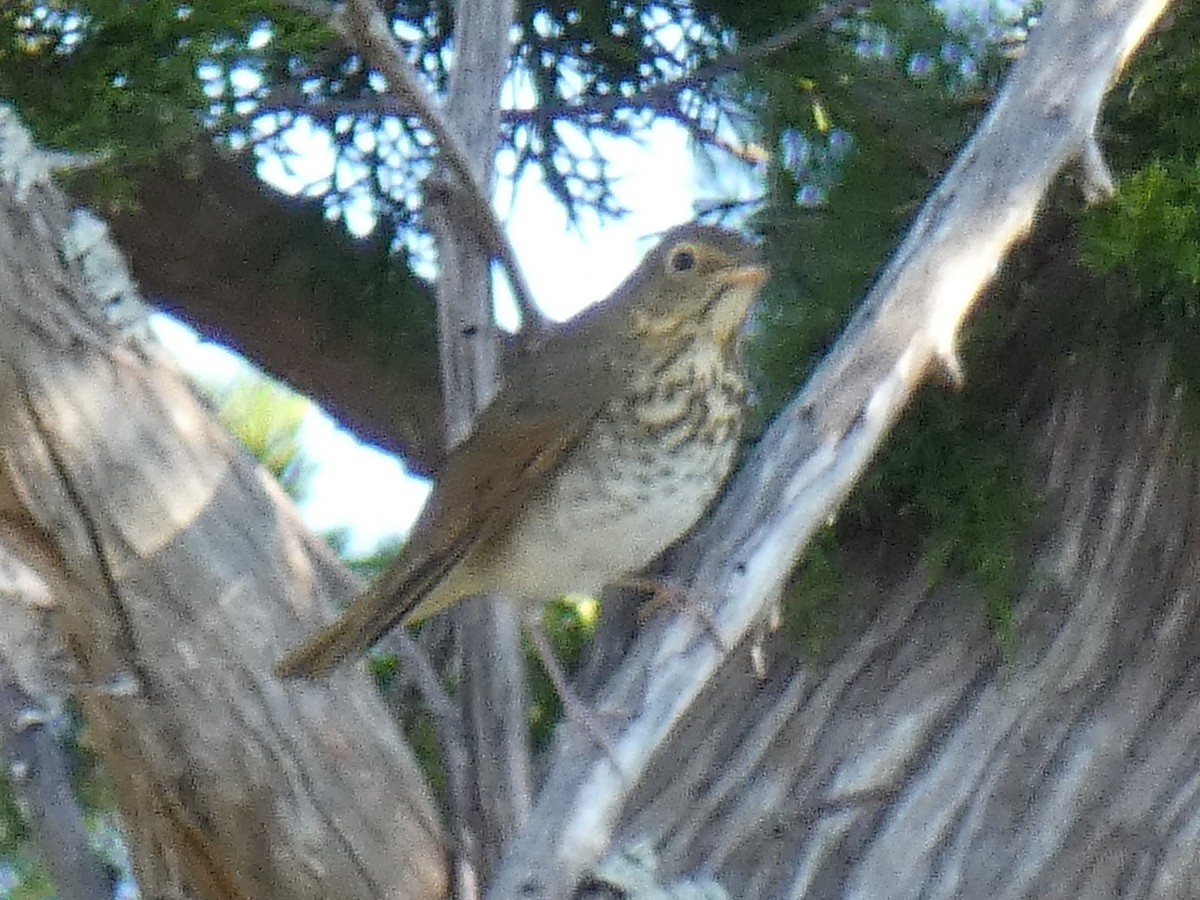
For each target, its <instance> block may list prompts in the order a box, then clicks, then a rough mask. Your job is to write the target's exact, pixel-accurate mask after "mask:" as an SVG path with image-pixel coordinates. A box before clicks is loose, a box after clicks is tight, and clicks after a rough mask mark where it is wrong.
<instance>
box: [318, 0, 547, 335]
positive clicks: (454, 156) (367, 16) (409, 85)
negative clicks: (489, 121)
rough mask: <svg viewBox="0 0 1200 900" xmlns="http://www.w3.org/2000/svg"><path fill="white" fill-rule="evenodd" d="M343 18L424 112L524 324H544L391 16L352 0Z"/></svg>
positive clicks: (366, 1)
mask: <svg viewBox="0 0 1200 900" xmlns="http://www.w3.org/2000/svg"><path fill="white" fill-rule="evenodd" d="M343 16H344V24H343V25H342V27H341V28H339V30H340V31H341V33H342V34H343V35H344V36H345V37H347V38H348V39H349V40H350V41H351V42H352V43H353V44H354V45H355V46H357V47H358V48H359V50H361V51H362V54H363V56H364V57H365V58H366V60H367V61H368V62H369V63H370V64H371V65H372V66H374V67H375V68H376V69H378V70H379V71H380V72H381V73H383V76H384V77H385V78H386V79H387V81H388V84H389V86H390V87H391V89H392V90H393V91H394V92H395V93H396V95H397V97H399V99H400V101H401V102H402V103H404V104H405V105H406V107H407V108H408V109H409V110H410V111H411V112H415V113H416V114H417V115H418V116H420V118H421V120H422V122H424V124H425V127H427V128H428V129H429V131H430V133H432V134H433V137H434V139H435V140H436V141H437V144H438V147H439V148H441V151H442V156H443V158H444V160H445V162H446V165H447V166H448V167H449V169H450V171H451V172H453V173H454V177H455V179H456V180H457V182H458V186H459V187H460V188H461V190H462V191H463V192H464V198H463V199H464V200H465V201H466V202H468V203H470V204H471V206H472V207H473V208H474V210H475V215H472V216H468V217H464V220H469V221H470V222H471V223H472V224H473V225H474V226H475V227H476V228H477V229H478V231H479V235H478V236H479V237H480V238H481V239H482V240H483V241H484V243H485V244H486V246H487V248H488V251H489V253H490V255H491V256H492V257H493V258H495V259H497V260H499V261H500V265H501V266H502V267H503V269H504V273H505V275H506V276H507V277H508V282H509V285H510V286H511V287H512V291H513V297H514V299H515V300H516V303H517V306H518V308H519V309H520V311H521V316H522V318H523V320H524V322H525V323H526V324H527V325H529V326H532V327H534V328H540V327H542V325H543V324H544V321H545V320H544V317H543V316H542V314H541V312H540V311H539V310H538V308H537V306H536V305H535V304H534V302H533V294H532V292H531V291H530V290H529V285H528V284H527V283H526V281H525V276H524V274H522V272H521V267H520V264H519V263H518V262H517V255H516V252H515V251H514V250H513V248H512V244H510V243H509V240H508V236H507V235H506V234H505V233H504V228H503V227H502V226H501V224H500V220H499V219H498V218H497V217H496V213H495V211H494V210H493V209H492V203H491V198H490V197H489V196H488V195H487V192H486V191H485V190H484V189H483V185H482V184H481V183H480V180H479V175H478V173H477V172H476V170H475V167H474V166H472V165H471V161H470V158H469V157H468V155H467V152H466V149H465V148H464V147H463V144H462V141H461V140H460V139H459V136H458V132H457V131H456V130H455V129H454V128H453V127H452V126H451V124H450V122H449V121H448V120H447V119H446V117H445V115H444V114H443V113H442V109H441V107H440V106H439V105H438V104H437V102H436V101H435V100H434V99H433V97H432V96H430V94H429V92H428V91H427V90H426V89H425V86H424V85H423V84H421V82H420V80H419V79H418V78H417V76H416V73H414V72H413V69H412V66H411V65H410V64H409V62H408V60H407V59H406V58H405V57H404V53H403V51H402V50H401V48H400V46H399V44H398V43H397V41H396V38H395V36H394V35H393V34H392V32H391V29H390V28H389V27H388V23H387V19H386V18H385V17H384V15H383V13H381V12H380V11H379V8H378V7H377V6H376V5H375V4H374V2H373V0H348V2H347V3H346V6H345V10H344V12H343Z"/></svg>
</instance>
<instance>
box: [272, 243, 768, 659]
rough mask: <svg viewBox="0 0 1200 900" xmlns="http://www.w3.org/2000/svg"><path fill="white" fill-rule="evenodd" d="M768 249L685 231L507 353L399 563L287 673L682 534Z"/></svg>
mask: <svg viewBox="0 0 1200 900" xmlns="http://www.w3.org/2000/svg"><path fill="white" fill-rule="evenodd" d="M757 259H758V258H757V254H756V252H755V250H754V248H753V247H752V246H751V245H750V244H749V243H748V242H747V241H746V240H745V239H744V238H742V237H741V236H740V235H738V234H736V233H735V232H731V231H727V230H725V229H720V228H714V227H711V226H705V225H698V224H693V225H685V226H681V227H679V228H676V229H673V230H672V231H670V232H668V233H667V234H666V236H665V237H664V238H663V240H662V241H661V243H660V244H659V245H658V246H657V247H656V248H655V249H654V250H653V251H651V252H650V254H649V255H647V257H646V258H645V260H644V261H643V262H642V263H641V265H640V266H639V267H638V268H637V269H636V270H635V271H634V272H633V274H632V275H630V276H629V278H628V279H626V281H625V282H624V283H623V284H622V285H621V286H620V287H618V288H617V290H616V291H615V292H614V293H613V294H612V296H610V297H609V298H608V299H607V300H605V301H604V302H603V303H601V304H598V305H597V306H595V307H592V308H591V309H589V310H587V311H585V312H584V313H583V314H581V315H580V316H578V317H576V318H575V319H573V320H571V321H570V322H568V323H566V324H565V325H564V326H562V328H561V329H560V330H557V331H555V332H554V333H552V334H550V335H549V336H547V337H546V338H544V339H543V340H542V341H540V342H539V345H538V346H537V347H534V348H530V349H528V350H527V351H525V352H524V353H522V354H521V355H520V356H519V357H516V358H513V359H510V360H508V363H507V365H506V368H505V373H506V381H505V385H504V387H502V389H501V390H500V391H499V393H498V394H497V396H496V398H495V399H494V400H493V401H492V403H491V404H490V405H489V406H488V407H487V409H486V410H484V412H483V413H482V415H481V416H480V418H479V421H478V423H477V424H476V427H475V430H474V432H473V433H472V434H471V435H470V437H468V438H467V440H466V441H464V442H463V443H462V444H461V445H460V446H459V447H458V448H457V449H455V450H454V451H453V452H452V453H451V455H450V457H449V459H448V461H447V463H446V465H445V467H444V470H443V471H442V473H441V475H440V477H439V478H438V481H437V484H436V485H435V487H434V489H433V492H432V494H431V495H430V498H429V502H428V503H427V504H426V507H425V509H424V511H423V512H422V514H421V516H420V518H419V519H418V521H417V523H416V525H414V527H413V530H412V533H411V535H410V537H409V540H408V543H407V544H406V545H405V546H404V548H403V549H402V550H401V551H400V554H399V555H398V556H397V558H396V560H395V561H394V562H393V563H392V564H391V565H390V566H389V567H388V569H387V571H385V572H384V573H383V575H382V576H380V577H379V579H378V580H376V581H375V582H374V583H373V584H372V585H370V586H369V587H368V588H367V589H366V590H365V591H364V592H363V594H362V596H361V597H360V598H359V599H358V600H356V601H355V602H354V603H353V604H352V605H351V606H350V607H349V608H348V609H347V610H346V611H345V613H343V615H342V617H341V618H340V619H339V620H338V621H337V622H335V623H334V624H333V625H331V626H329V627H328V628H326V629H325V630H324V631H322V632H320V633H318V634H317V635H316V636H315V637H313V638H312V639H311V640H309V641H308V642H307V643H305V644H303V645H302V646H300V647H298V648H296V649H294V650H292V651H290V652H289V653H288V654H286V655H285V656H284V657H283V658H282V659H281V660H280V661H279V663H278V664H277V666H276V671H277V672H278V673H279V674H280V675H284V676H294V675H314V674H319V673H321V672H324V671H327V670H328V669H331V668H333V667H334V666H336V665H338V664H339V663H341V662H343V661H345V660H347V659H350V658H352V657H354V656H357V655H358V654H360V653H362V652H364V651H365V650H367V649H368V648H369V647H370V646H371V645H372V644H373V643H375V641H377V640H378V639H379V638H380V637H381V636H382V635H383V634H384V633H386V632H387V631H388V630H390V629H391V628H392V627H394V626H395V625H397V624H399V623H401V622H410V623H411V622H418V621H420V620H422V619H424V618H427V617H428V616H430V615H432V614H433V613H435V612H438V611H439V610H442V609H445V608H447V607H449V606H452V605H453V604H455V603H457V602H459V601H460V600H464V599H466V598H468V597H471V596H475V595H477V594H480V593H484V592H486V591H488V590H494V589H499V590H502V591H504V592H506V593H508V594H510V595H512V596H514V597H515V598H517V599H520V600H523V601H526V602H533V603H544V602H547V601H549V600H553V599H554V598H555V597H558V596H561V595H563V594H565V593H572V592H581V593H598V592H599V590H600V589H601V588H602V587H603V586H604V585H605V584H606V583H609V582H611V581H614V580H616V579H618V578H620V577H622V576H624V575H628V574H630V573H631V572H634V571H636V570H637V569H640V568H642V567H643V566H645V565H646V564H647V563H649V562H650V561H652V560H653V559H654V558H655V557H656V556H658V554H659V553H661V552H662V551H663V550H664V549H665V548H666V547H667V546H669V545H670V544H671V543H673V542H675V541H676V540H678V539H679V538H680V537H681V536H682V535H683V534H685V533H686V532H687V531H688V530H689V529H690V528H691V527H692V526H693V525H694V524H695V522H696V521H697V519H698V518H699V517H700V516H701V515H702V514H703V512H704V509H705V508H706V507H707V505H708V504H709V502H711V500H712V498H713V496H715V494H716V493H717V491H718V490H719V489H720V486H721V484H722V483H723V482H724V480H725V478H726V477H727V475H728V473H729V469H730V466H731V465H732V462H733V457H734V453H735V451H736V446H737V441H738V438H739V434H740V430H741V424H742V413H743V410H744V405H745V386H744V382H743V379H742V375H741V364H740V359H739V352H738V351H739V346H738V345H739V336H740V333H741V331H742V326H743V324H744V322H745V318H746V316H747V314H748V312H749V310H750V308H751V306H752V305H753V302H754V299H755V298H756V297H757V294H758V291H759V289H760V288H761V286H762V284H763V282H764V281H765V280H766V275H767V273H766V270H765V269H764V268H763V267H762V266H761V265H760V264H759V263H758V261H757Z"/></svg>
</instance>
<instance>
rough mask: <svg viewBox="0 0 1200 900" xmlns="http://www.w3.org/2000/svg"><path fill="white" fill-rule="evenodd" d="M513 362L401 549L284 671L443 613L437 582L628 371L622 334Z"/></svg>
mask: <svg viewBox="0 0 1200 900" xmlns="http://www.w3.org/2000/svg"><path fill="white" fill-rule="evenodd" d="M591 336H592V338H594V337H595V333H594V330H593V332H592V333H591ZM599 347H604V352H603V353H601V352H599V350H598V348H599ZM512 362H513V366H512V369H511V375H510V379H509V381H508V384H507V385H506V387H505V388H504V390H502V391H501V392H500V393H499V394H498V395H497V397H496V400H495V401H494V402H493V403H492V404H491V405H489V406H488V407H487V409H485V410H484V411H483V413H482V414H481V416H480V418H479V421H478V422H477V424H476V427H475V430H474V431H473V432H472V433H471V435H470V436H469V437H468V438H467V439H466V440H465V441H464V442H463V443H462V444H461V445H460V446H459V447H458V448H457V449H455V450H454V452H453V453H451V454H450V456H449V458H448V461H447V463H446V466H445V467H444V469H443V471H442V472H441V473H440V474H439V476H438V479H437V481H436V483H435V485H434V489H433V491H432V493H431V494H430V497H429V501H428V502H427V503H426V505H425V509H424V510H423V511H422V513H421V516H420V518H419V519H418V521H417V523H416V524H415V525H414V526H413V529H412V532H411V535H410V538H409V542H408V543H407V544H406V545H405V546H404V548H403V549H402V550H401V552H400V554H399V556H398V557H397V558H396V559H395V560H394V561H393V562H392V564H391V565H390V566H389V567H388V569H387V570H386V571H385V572H384V573H383V575H381V576H380V577H379V578H378V579H377V580H376V581H375V582H374V583H372V584H371V585H370V587H368V588H367V590H366V591H364V593H363V594H362V596H361V597H359V599H358V600H356V601H355V602H354V603H353V604H352V605H351V606H350V607H349V608H348V609H347V610H346V611H345V613H344V614H343V615H342V617H341V618H340V619H339V620H338V621H337V622H335V623H334V624H333V625H331V626H330V627H329V628H327V629H325V630H324V631H322V632H321V633H319V634H318V635H316V636H315V637H314V638H313V639H312V640H310V641H308V642H307V643H305V644H303V645H302V646H300V647H298V648H296V649H295V650H292V651H291V652H289V653H288V654H286V655H285V656H284V657H283V658H282V659H281V660H280V661H279V663H278V664H277V665H276V671H277V672H278V673H279V674H281V675H314V674H319V673H320V672H323V671H326V670H328V669H331V668H333V667H334V666H336V665H337V664H338V663H340V662H342V661H343V660H345V659H347V658H349V657H351V656H354V655H356V654H357V653H361V652H363V651H365V650H366V649H367V648H369V647H370V646H371V645H372V644H374V643H375V642H376V641H377V640H378V639H379V638H380V637H381V636H382V635H383V634H385V633H386V632H387V631H388V630H390V629H391V628H392V627H394V626H395V625H397V624H398V623H400V622H401V621H403V620H405V619H422V618H425V617H426V616H428V615H430V614H432V613H434V612H436V611H437V607H431V606H429V605H427V604H426V606H425V607H424V608H423V607H422V604H424V603H426V601H427V600H428V599H429V596H430V593H431V592H432V591H433V589H434V588H435V587H436V586H437V585H438V584H439V583H440V582H441V581H442V579H444V578H445V577H446V576H447V575H448V574H449V573H450V572H451V571H452V570H453V569H454V567H455V566H456V565H458V564H459V563H460V562H461V561H462V560H463V559H464V558H465V557H466V556H467V555H468V554H469V553H470V552H471V551H472V550H473V549H475V548H476V547H478V546H479V545H480V544H481V543H483V542H485V541H487V540H489V539H490V538H492V537H494V536H495V535H496V534H497V533H498V532H500V531H501V530H502V529H503V528H504V527H505V526H506V525H507V524H508V523H509V522H511V521H512V520H513V518H514V517H515V516H516V515H517V513H518V512H519V511H520V509H521V508H522V507H523V506H524V505H525V504H526V503H528V500H529V498H530V497H531V496H534V495H536V494H537V493H538V492H539V491H540V490H541V489H542V487H543V486H544V485H545V483H546V481H547V479H548V478H549V477H550V475H551V474H552V473H553V472H554V471H555V470H556V469H557V468H558V467H559V464H560V462H561V461H562V460H563V459H564V457H566V456H567V455H568V454H569V453H570V452H571V451H572V449H574V447H575V446H576V445H577V444H578V443H579V441H580V440H581V439H582V437H583V435H584V434H585V433H586V431H587V429H588V427H589V426H590V425H591V423H592V422H593V421H594V419H595V417H596V415H597V413H598V412H599V411H600V410H601V409H602V408H603V406H604V405H605V404H606V403H607V402H608V400H609V399H611V398H612V397H613V396H615V394H616V392H617V391H620V390H621V389H622V380H623V378H624V373H625V372H627V370H628V366H627V364H626V362H625V356H624V354H623V351H622V342H621V340H620V338H619V336H617V337H613V338H610V339H608V340H600V341H595V340H591V341H589V343H588V345H584V344H582V343H581V342H580V341H579V340H578V339H576V337H575V335H573V334H564V335H558V336H555V337H554V338H552V339H550V340H548V341H547V342H546V343H545V345H544V346H542V347H541V348H539V350H538V351H537V352H536V353H531V354H529V355H527V356H526V357H524V358H522V359H518V360H514V361H512ZM548 398H551V399H548Z"/></svg>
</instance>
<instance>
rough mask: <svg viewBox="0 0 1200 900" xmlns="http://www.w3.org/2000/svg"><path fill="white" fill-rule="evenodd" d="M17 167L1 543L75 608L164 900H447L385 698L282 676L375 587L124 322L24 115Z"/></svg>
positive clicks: (137, 836) (85, 700) (9, 126)
mask: <svg viewBox="0 0 1200 900" xmlns="http://www.w3.org/2000/svg"><path fill="white" fill-rule="evenodd" d="M0 162H2V164H3V166H2V172H0V174H2V176H3V177H2V179H0V181H2V183H0V409H2V413H0V460H2V462H3V470H2V476H3V477H2V479H0V522H2V523H3V526H4V528H3V532H2V534H3V539H4V540H5V543H6V545H8V546H10V547H11V548H12V549H13V551H14V552H16V553H19V554H20V555H21V558H22V559H23V560H24V561H25V562H26V563H28V564H30V565H32V566H33V567H34V568H35V569H36V571H37V572H38V575H39V576H40V577H41V579H43V581H44V582H45V585H46V586H47V588H48V596H49V597H50V598H51V599H52V600H53V602H54V604H55V606H56V613H57V620H58V625H59V627H60V633H61V635H62V637H63V639H64V641H65V645H66V647H67V648H68V651H69V659H70V663H71V666H72V672H73V680H74V688H75V690H76V693H77V696H78V699H79V702H80V705H81V707H82V709H83V711H84V714H85V716H86V717H87V721H88V725H89V735H90V736H91V738H92V739H93V740H94V741H95V743H96V745H97V746H98V748H99V749H100V751H101V752H102V754H103V756H104V759H105V763H106V766H107V769H108V772H109V774H110V775H111V777H112V780H113V783H114V787H115V796H116V798H117V800H118V802H119V804H120V808H121V813H122V816H123V818H124V824H125V828H126V834H127V837H128V839H129V842H130V845H131V849H132V854H133V860H134V866H135V870H136V874H137V877H138V879H139V883H140V885H141V890H142V893H143V895H144V896H148V897H156V898H171V897H205V898H217V897H219V898H237V897H247V898H249V897H254V898H269V897H288V898H297V897H312V898H325V897H329V896H331V894H339V895H344V896H355V897H405V898H434V897H440V896H443V895H444V892H445V886H446V882H447V877H446V868H445V857H444V851H443V846H442V840H441V832H440V827H439V824H438V822H437V819H436V816H435V813H434V809H433V804H432V802H431V800H430V797H429V794H428V792H427V790H426V789H425V786H424V782H423V780H422V778H421V775H420V773H419V772H418V770H417V768H416V765H415V762H414V760H413V759H412V757H411V755H410V753H409V752H408V750H407V748H406V747H405V745H404V743H403V741H402V739H401V738H400V736H399V735H398V733H397V732H396V730H395V728H394V727H393V726H392V724H391V722H390V720H389V719H388V717H387V714H386V712H385V710H384V708H383V706H382V704H381V703H380V701H379V699H378V697H377V695H376V693H375V691H374V689H373V686H372V685H371V684H370V682H369V681H368V679H366V678H365V677H364V676H363V674H362V672H361V671H351V672H346V673H343V674H341V675H338V676H337V677H335V678H333V679H330V680H329V681H328V682H326V683H324V684H322V685H320V686H319V687H318V686H313V685H310V684H305V683H298V684H286V685H285V684H282V683H280V682H279V681H278V680H276V679H275V678H274V677H273V676H272V675H271V674H270V671H271V663H272V661H273V660H274V658H275V657H276V656H277V655H278V654H279V653H280V652H281V651H282V650H283V649H284V648H285V647H286V646H288V645H289V644H291V643H293V642H294V641H295V640H296V639H298V638H299V636H300V635H301V634H302V633H304V632H305V631H307V630H309V629H310V628H311V627H312V626H314V625H315V624H316V621H315V620H316V619H317V617H318V610H319V609H320V608H323V607H324V606H325V605H326V604H327V603H328V601H329V600H330V599H331V598H340V597H345V596H347V595H348V594H350V593H351V592H352V591H353V590H354V589H355V588H356V585H355V584H354V579H353V578H352V577H351V576H350V575H349V574H348V573H347V572H346V570H345V568H344V567H343V566H341V565H340V564H339V563H338V562H337V560H336V559H335V558H334V557H333V555H332V553H331V552H330V551H329V550H328V548H327V547H325V546H324V545H323V544H321V543H320V542H319V541H317V540H315V539H314V538H312V537H311V536H309V535H308V534H307V533H306V532H305V530H304V529H303V527H302V525H301V524H300V522H299V519H298V516H297V515H296V512H295V510H294V509H293V507H292V506H291V504H290V502H289V501H288V500H287V498H286V497H285V496H283V494H282V492H281V491H280V490H279V488H278V487H277V486H276V485H275V484H274V482H273V481H272V480H271V479H270V477H269V476H268V475H267V474H266V473H264V472H263V471H262V470H261V469H260V468H259V467H258V466H257V465H255V464H254V462H253V461H252V460H251V459H250V458H249V457H248V456H247V454H246V453H245V452H244V451H243V450H241V449H240V448H238V447H237V446H236V445H235V444H234V442H233V441H232V439H231V438H230V437H229V436H228V434H227V433H226V432H225V431H224V430H223V429H222V428H221V427H220V425H219V424H218V423H217V422H216V421H215V419H214V418H213V416H212V415H211V414H210V412H209V411H208V410H207V409H206V408H205V406H204V404H203V403H202V402H201V401H200V400H199V399H198V398H197V396H196V395H195V394H194V393H193V391H192V389H191V388H190V387H189V386H188V385H187V383H186V382H185V381H184V379H183V378H182V377H181V376H180V375H179V374H178V372H177V371H176V370H175V369H174V367H173V366H172V365H171V364H170V363H169V362H167V361H166V360H165V358H164V357H163V356H162V354H161V353H160V352H159V351H158V350H157V348H156V347H155V346H154V345H153V343H151V342H148V341H145V340H142V339H140V338H139V337H138V336H137V334H136V333H123V332H119V331H118V330H117V329H116V328H115V327H113V325H112V324H111V323H110V321H109V319H108V317H107V314H108V312H109V310H107V309H106V308H105V307H104V306H103V305H102V304H101V303H100V302H98V300H97V298H96V296H95V295H94V294H93V293H92V292H91V290H90V289H89V286H88V282H87V279H86V277H85V275H84V273H85V272H87V273H89V274H91V275H93V276H94V275H95V274H96V273H95V272H92V271H90V267H89V262H90V261H94V260H95V259H96V253H97V248H96V246H95V243H94V235H93V236H92V238H93V242H92V244H90V245H89V246H88V247H84V246H81V244H80V242H79V241H78V228H77V227H76V226H77V224H78V220H77V219H76V220H75V221H72V218H71V214H70V212H69V210H68V207H67V205H66V203H65V200H64V198H63V196H62V194H61V192H60V191H58V189H57V188H55V187H54V186H53V185H52V184H51V183H50V181H49V179H48V177H46V174H47V173H46V172H45V170H44V168H43V167H42V165H41V160H40V158H39V156H38V154H37V153H36V152H35V151H33V149H32V148H31V147H30V146H28V144H27V138H26V136H25V132H24V130H23V129H22V127H21V126H20V124H19V122H17V121H16V116H15V114H13V113H12V112H11V111H10V110H7V109H4V110H0ZM106 299H107V298H106Z"/></svg>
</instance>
